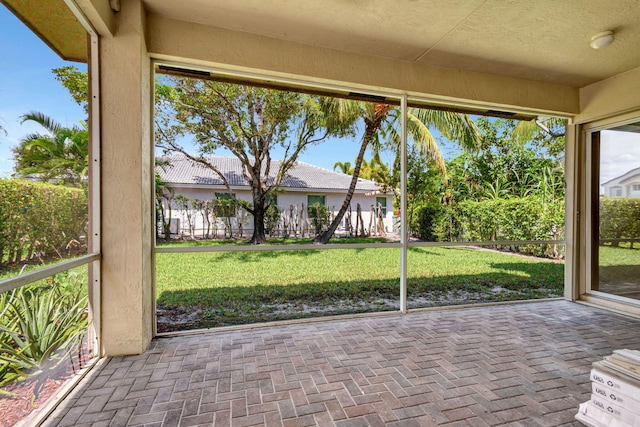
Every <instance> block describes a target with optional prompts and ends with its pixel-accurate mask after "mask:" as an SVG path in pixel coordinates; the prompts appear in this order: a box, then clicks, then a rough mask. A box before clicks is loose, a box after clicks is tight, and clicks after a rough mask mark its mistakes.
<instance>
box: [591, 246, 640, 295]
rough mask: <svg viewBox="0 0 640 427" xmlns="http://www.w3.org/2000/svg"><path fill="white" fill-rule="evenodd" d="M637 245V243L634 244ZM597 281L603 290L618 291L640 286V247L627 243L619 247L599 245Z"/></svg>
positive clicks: (636, 288)
mask: <svg viewBox="0 0 640 427" xmlns="http://www.w3.org/2000/svg"><path fill="white" fill-rule="evenodd" d="M636 246H637V245H636ZM599 264H600V268H599V272H600V274H599V276H600V277H599V281H600V285H601V290H602V291H604V292H612V293H618V291H622V292H624V291H625V290H627V291H628V290H635V291H636V292H637V290H638V288H640V249H638V248H634V249H630V248H629V244H628V243H624V244H621V245H620V246H619V247H613V246H600V250H599Z"/></svg>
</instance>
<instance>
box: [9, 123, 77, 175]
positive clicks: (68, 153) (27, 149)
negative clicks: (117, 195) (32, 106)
mask: <svg viewBox="0 0 640 427" xmlns="http://www.w3.org/2000/svg"><path fill="white" fill-rule="evenodd" d="M27 121H31V122H35V123H38V124H39V125H40V126H42V127H43V128H44V129H45V130H46V131H47V132H46V134H40V133H34V134H30V135H27V136H26V137H25V138H23V139H22V140H21V141H20V144H19V145H18V146H17V147H15V148H13V153H14V159H15V162H16V163H15V171H16V173H15V175H17V176H28V175H36V176H37V177H38V178H39V179H41V180H42V181H45V182H46V181H56V182H58V183H61V184H64V185H71V186H80V185H81V184H83V182H84V180H85V179H86V177H87V165H88V157H89V133H88V129H87V125H86V123H84V122H82V126H81V127H79V126H74V127H72V128H68V127H64V126H62V125H60V124H59V123H58V122H56V121H55V120H53V119H52V118H50V117H49V116H47V115H45V114H42V113H40V112H37V111H31V112H29V113H27V114H24V115H22V116H21V123H24V122H27Z"/></svg>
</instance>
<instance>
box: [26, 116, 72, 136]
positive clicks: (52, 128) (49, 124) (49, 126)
mask: <svg viewBox="0 0 640 427" xmlns="http://www.w3.org/2000/svg"><path fill="white" fill-rule="evenodd" d="M28 121H31V122H35V123H38V124H39V125H40V126H42V127H43V128H45V129H46V130H47V131H49V132H50V133H51V134H56V133H58V132H59V131H60V129H62V125H60V123H58V122H56V121H55V120H53V119H52V118H51V117H49V116H47V115H46V114H43V113H41V112H39V111H29V112H28V113H26V114H23V115H22V116H20V124H23V123H24V122H28Z"/></svg>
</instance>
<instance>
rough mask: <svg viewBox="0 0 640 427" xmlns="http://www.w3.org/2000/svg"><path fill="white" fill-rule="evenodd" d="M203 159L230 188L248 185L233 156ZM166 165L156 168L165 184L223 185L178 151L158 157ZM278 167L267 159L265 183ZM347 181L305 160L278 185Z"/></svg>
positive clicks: (343, 186)
mask: <svg viewBox="0 0 640 427" xmlns="http://www.w3.org/2000/svg"><path fill="white" fill-rule="evenodd" d="M204 157H205V158H206V159H207V161H208V162H209V163H210V164H212V165H215V166H216V168H218V170H220V171H221V172H222V173H223V174H224V175H225V177H226V179H227V181H228V182H229V185H231V186H232V187H238V186H246V187H248V186H249V184H248V183H247V180H246V179H245V178H244V176H243V175H242V166H241V163H240V160H238V159H237V158H235V157H224V156H204ZM159 159H162V160H165V161H167V162H168V163H169V165H170V166H164V167H160V166H158V167H156V171H157V172H158V173H159V174H160V176H161V178H162V179H163V180H164V181H165V182H166V183H167V184H169V185H171V184H173V185H177V184H191V185H193V184H196V185H224V184H223V182H222V179H220V177H219V176H218V175H217V174H216V173H215V172H214V171H212V170H211V169H209V168H207V167H205V166H203V165H201V164H198V163H194V162H192V161H191V160H189V159H188V158H186V157H185V156H184V155H182V154H173V155H167V156H162V157H159ZM279 168H280V161H279V160H272V161H271V173H270V174H269V175H270V178H269V181H268V185H271V184H272V183H273V177H274V176H275V174H276V172H277V171H278V169H279ZM350 183H351V175H345V174H343V173H339V172H334V171H331V170H329V169H324V168H321V167H319V166H314V165H310V164H308V163H303V162H297V163H296V165H295V166H294V167H293V168H292V169H291V170H290V171H289V173H288V174H287V176H286V177H285V178H284V180H283V185H282V188H309V189H327V190H347V189H348V188H349V184H350ZM379 189H380V187H379V186H378V184H376V183H375V182H374V181H370V180H368V179H362V178H359V179H358V184H357V186H356V190H360V191H373V190H379Z"/></svg>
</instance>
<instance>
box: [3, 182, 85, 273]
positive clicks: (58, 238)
mask: <svg viewBox="0 0 640 427" xmlns="http://www.w3.org/2000/svg"><path fill="white" fill-rule="evenodd" d="M87 206H88V205H87V196H86V194H85V192H84V191H83V190H80V189H77V188H68V187H63V186H56V185H50V184H43V183H37V182H30V181H25V180H18V179H8V180H7V179H0V268H2V267H3V266H5V265H8V264H12V263H18V262H21V261H22V260H24V259H27V260H28V259H30V258H32V257H35V256H40V257H52V256H57V257H62V256H64V255H65V254H68V253H69V252H70V251H71V250H72V249H71V248H72V247H73V246H74V245H78V246H81V245H80V242H81V239H82V237H81V236H86V228H87V219H88V209H87Z"/></svg>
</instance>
